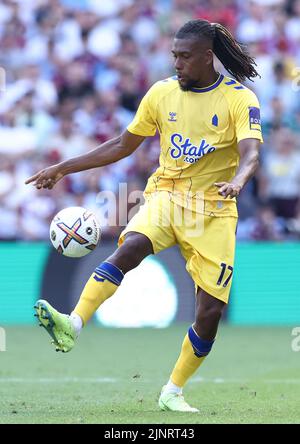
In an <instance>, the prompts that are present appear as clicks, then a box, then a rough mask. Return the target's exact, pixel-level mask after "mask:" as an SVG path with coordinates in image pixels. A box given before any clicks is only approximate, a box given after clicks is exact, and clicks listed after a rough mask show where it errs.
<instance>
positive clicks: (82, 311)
mask: <svg viewBox="0 0 300 444" xmlns="http://www.w3.org/2000/svg"><path fill="white" fill-rule="evenodd" d="M123 277H124V276H123V273H122V272H121V270H119V269H118V268H117V267H116V266H115V265H113V264H110V263H109V262H103V263H102V264H101V265H100V266H99V267H97V268H96V270H95V271H94V273H93V274H92V276H91V277H90V279H89V280H88V281H87V283H86V285H85V287H84V289H83V292H82V293H81V296H80V299H79V302H78V304H77V305H76V307H75V309H74V312H75V313H77V314H78V315H79V316H80V317H81V319H82V321H83V324H86V323H87V321H88V320H89V319H90V318H91V317H92V315H93V314H94V313H95V311H96V310H97V309H98V308H99V307H100V305H101V304H103V302H104V301H106V299H108V298H109V297H110V296H112V295H113V294H114V293H115V291H116V290H117V288H118V286H119V285H120V284H121V281H122V279H123Z"/></svg>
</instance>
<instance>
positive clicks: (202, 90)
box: [190, 74, 224, 93]
mask: <svg viewBox="0 0 300 444" xmlns="http://www.w3.org/2000/svg"><path fill="white" fill-rule="evenodd" d="M223 79H224V75H223V74H220V75H219V77H218V78H217V80H216V81H215V83H213V84H212V85H209V86H206V87H205V88H191V89H190V91H192V92H196V93H204V92H207V91H211V90H212V89H215V88H217V86H219V85H220V83H221V82H222V80H223Z"/></svg>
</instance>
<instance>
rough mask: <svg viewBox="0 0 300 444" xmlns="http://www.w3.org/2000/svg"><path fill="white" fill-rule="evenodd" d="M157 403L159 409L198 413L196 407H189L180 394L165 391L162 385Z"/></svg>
mask: <svg viewBox="0 0 300 444" xmlns="http://www.w3.org/2000/svg"><path fill="white" fill-rule="evenodd" d="M158 405H159V408H160V409H161V410H165V411H171V412H188V413H199V410H198V409H196V408H195V407H191V406H190V405H188V403H187V402H185V400H184V397H183V395H182V394H178V393H169V392H166V391H164V387H163V389H162V392H161V394H160V397H159V400H158Z"/></svg>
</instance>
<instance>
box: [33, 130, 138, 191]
mask: <svg viewBox="0 0 300 444" xmlns="http://www.w3.org/2000/svg"><path fill="white" fill-rule="evenodd" d="M144 139H145V136H139V135H136V134H132V133H130V132H129V131H127V130H126V131H124V133H123V134H122V135H121V136H119V137H116V138H114V139H111V140H108V141H107V142H105V143H103V144H101V145H100V146H98V147H97V148H95V149H94V150H92V151H89V152H88V153H86V154H83V155H82V156H78V157H74V158H71V159H69V160H66V161H64V162H61V163H58V164H56V165H52V166H50V167H48V168H45V169H43V170H41V171H39V172H38V173H36V174H34V175H33V176H31V177H30V178H29V179H27V180H26V182H25V184H29V183H32V182H33V185H34V186H35V187H36V188H37V189H40V188H48V189H50V190H51V189H52V188H53V187H54V185H55V184H56V183H57V182H58V181H59V180H60V179H62V178H63V177H64V176H66V175H67V174H72V173H78V172H79V171H84V170H90V169H92V168H98V167H102V166H104V165H109V164H111V163H114V162H117V161H118V160H120V159H123V158H124V157H127V156H129V155H130V154H131V153H133V152H134V151H135V150H136V149H137V148H138V147H139V145H140V144H141V143H142V142H143V140H144Z"/></svg>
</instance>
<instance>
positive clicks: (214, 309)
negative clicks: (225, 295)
mask: <svg viewBox="0 0 300 444" xmlns="http://www.w3.org/2000/svg"><path fill="white" fill-rule="evenodd" d="M223 309H224V306H220V305H215V306H211V307H201V310H198V311H197V312H196V318H195V322H196V324H199V325H201V324H203V323H204V322H205V323H207V322H208V323H209V322H210V321H211V322H212V323H215V322H218V321H219V320H220V319H221V316H222V313H223Z"/></svg>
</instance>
